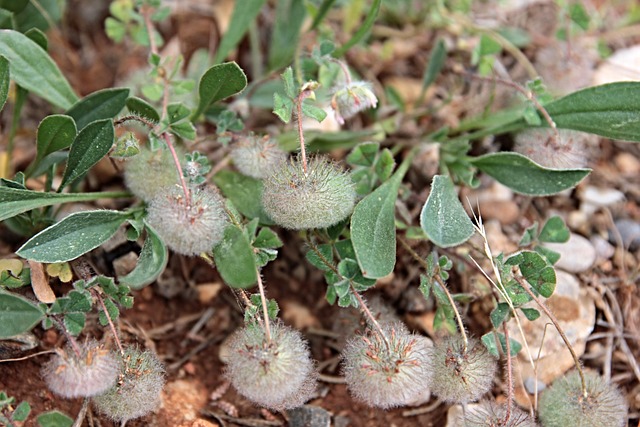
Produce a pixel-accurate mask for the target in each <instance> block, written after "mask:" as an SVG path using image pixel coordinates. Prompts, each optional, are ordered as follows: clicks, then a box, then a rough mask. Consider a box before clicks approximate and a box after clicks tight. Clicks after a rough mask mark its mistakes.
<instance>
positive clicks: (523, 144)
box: [513, 128, 597, 169]
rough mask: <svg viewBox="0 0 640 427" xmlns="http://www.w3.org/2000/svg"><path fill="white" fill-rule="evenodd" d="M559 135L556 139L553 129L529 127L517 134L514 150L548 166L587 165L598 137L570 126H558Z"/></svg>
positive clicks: (560, 167)
mask: <svg viewBox="0 0 640 427" xmlns="http://www.w3.org/2000/svg"><path fill="white" fill-rule="evenodd" d="M558 134H559V135H560V138H558V139H556V138H554V132H553V131H552V130H551V129H548V128H532V129H526V130H524V131H522V132H520V133H518V134H517V135H516V136H515V144H514V146H513V151H515V152H517V153H520V154H522V155H524V156H527V157H528V158H530V159H531V160H533V161H534V162H536V163H538V164H539V165H541V166H544V167H547V168H553V169H571V168H583V167H585V166H586V165H587V160H588V159H587V156H588V154H589V149H590V147H592V146H593V145H594V144H595V143H596V142H597V137H596V136H595V135H591V134H587V133H584V132H577V131H573V130H567V129H558Z"/></svg>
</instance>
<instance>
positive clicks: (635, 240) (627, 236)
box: [609, 219, 640, 251]
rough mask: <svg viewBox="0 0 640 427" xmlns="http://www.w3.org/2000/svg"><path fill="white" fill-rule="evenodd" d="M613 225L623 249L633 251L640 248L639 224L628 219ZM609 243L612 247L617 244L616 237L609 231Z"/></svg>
mask: <svg viewBox="0 0 640 427" xmlns="http://www.w3.org/2000/svg"><path fill="white" fill-rule="evenodd" d="M615 225H616V229H617V230H618V233H620V237H621V238H622V244H623V245H624V247H625V249H629V250H630V251H635V250H636V249H638V248H639V247H640V223H638V222H636V221H633V220H630V219H619V220H617V221H616V222H615ZM609 241H610V242H611V243H613V244H614V245H617V244H618V243H619V242H618V236H617V235H616V233H615V232H612V231H611V230H610V231H609Z"/></svg>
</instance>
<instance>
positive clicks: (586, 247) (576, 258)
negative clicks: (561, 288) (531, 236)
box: [544, 233, 596, 273]
mask: <svg viewBox="0 0 640 427" xmlns="http://www.w3.org/2000/svg"><path fill="white" fill-rule="evenodd" d="M544 246H545V247H546V248H549V249H551V250H553V251H556V252H558V253H559V254H560V260H559V261H558V262H557V264H556V267H558V268H560V269H562V270H564V271H568V272H569V273H582V272H584V271H587V270H588V269H590V268H591V266H592V265H593V263H594V262H595V261H596V248H594V247H593V245H592V244H591V242H590V241H589V240H587V239H586V238H584V237H583V236H580V235H578V234H573V233H571V236H570V237H569V240H568V241H567V242H566V243H545V244H544Z"/></svg>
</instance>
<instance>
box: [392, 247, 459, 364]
mask: <svg viewBox="0 0 640 427" xmlns="http://www.w3.org/2000/svg"><path fill="white" fill-rule="evenodd" d="M398 240H399V241H400V244H401V245H402V247H404V248H405V249H406V250H407V251H408V252H409V254H410V255H411V256H412V257H413V259H415V260H416V261H418V263H419V264H420V265H422V267H423V268H424V269H425V270H427V268H428V267H429V266H428V265H427V262H426V261H425V260H423V259H422V258H421V257H420V255H418V253H417V252H416V251H414V250H413V248H412V247H411V246H409V244H408V243H407V242H406V241H405V240H404V239H403V238H401V237H398ZM439 273H440V271H437V272H436V274H435V275H434V276H433V278H434V279H436V281H437V282H438V284H439V285H440V288H442V291H443V292H444V293H445V295H446V296H447V299H448V300H449V304H451V308H452V309H453V312H454V313H455V315H456V322H457V323H458V329H460V335H461V336H462V342H463V344H464V347H463V349H464V352H465V353H466V352H467V349H468V347H469V338H468V337H467V333H466V331H465V330H464V323H462V317H461V316H460V312H459V311H458V307H456V304H455V301H454V300H453V297H452V296H451V293H450V292H449V289H447V285H446V284H445V283H444V280H442V277H440V274H439Z"/></svg>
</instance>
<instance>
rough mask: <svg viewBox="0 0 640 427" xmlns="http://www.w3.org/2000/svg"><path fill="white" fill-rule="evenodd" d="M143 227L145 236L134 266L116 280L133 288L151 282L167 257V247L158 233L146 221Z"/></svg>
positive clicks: (141, 286) (160, 271)
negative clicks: (145, 232) (145, 231)
mask: <svg viewBox="0 0 640 427" xmlns="http://www.w3.org/2000/svg"><path fill="white" fill-rule="evenodd" d="M145 228H146V229H147V238H146V240H145V241H144V246H143V247H142V251H141V252H140V256H139V257H138V264H136V268H134V269H133V271H132V272H131V273H129V274H127V275H126V276H123V277H120V278H119V280H118V281H119V282H120V283H121V284H124V285H127V286H129V287H130V288H131V289H135V290H138V289H142V288H144V287H145V286H147V285H149V284H151V283H153V282H154V281H155V280H156V279H157V278H158V276H160V274H161V273H162V272H163V271H164V268H165V267H166V265H167V259H168V257H169V254H168V251H167V247H166V246H165V244H164V242H163V241H162V239H161V238H160V236H158V233H157V232H156V231H155V230H154V229H153V228H151V226H150V225H149V224H147V223H146V222H145Z"/></svg>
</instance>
